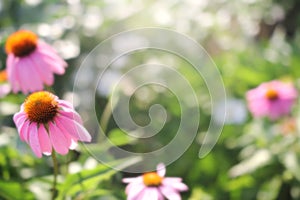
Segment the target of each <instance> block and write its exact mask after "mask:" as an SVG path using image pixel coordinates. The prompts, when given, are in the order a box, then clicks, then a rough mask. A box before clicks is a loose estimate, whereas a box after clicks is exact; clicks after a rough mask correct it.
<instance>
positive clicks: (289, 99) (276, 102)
mask: <svg viewBox="0 0 300 200" xmlns="http://www.w3.org/2000/svg"><path fill="white" fill-rule="evenodd" d="M297 95H298V93H297V91H296V89H295V87H294V86H293V85H292V84H291V83H284V82H280V81H271V82H267V83H262V84H261V85H259V86H258V87H257V88H254V89H252V90H249V91H248V92H247V94H246V98H247V101H248V107H249V110H250V112H251V113H252V114H253V116H254V117H263V116H268V117H269V118H270V119H272V120H274V119H277V118H279V117H281V116H283V115H287V114H289V113H290V112H291V108H292V105H293V103H294V102H295V100H296V98H297Z"/></svg>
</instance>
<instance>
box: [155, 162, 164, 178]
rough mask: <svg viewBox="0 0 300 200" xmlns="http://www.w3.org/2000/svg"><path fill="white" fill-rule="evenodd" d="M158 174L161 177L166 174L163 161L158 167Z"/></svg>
mask: <svg viewBox="0 0 300 200" xmlns="http://www.w3.org/2000/svg"><path fill="white" fill-rule="evenodd" d="M156 171H157V174H158V175H159V176H161V177H164V176H165V175H166V166H165V165H164V164H163V163H159V164H158V165H157V167H156Z"/></svg>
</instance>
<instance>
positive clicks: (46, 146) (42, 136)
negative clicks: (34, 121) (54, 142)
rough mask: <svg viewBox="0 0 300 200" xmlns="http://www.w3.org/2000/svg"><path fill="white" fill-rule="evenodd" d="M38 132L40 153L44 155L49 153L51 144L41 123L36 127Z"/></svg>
mask: <svg viewBox="0 0 300 200" xmlns="http://www.w3.org/2000/svg"><path fill="white" fill-rule="evenodd" d="M38 133H39V141H40V145H41V150H42V153H43V154H45V155H51V153H52V146H51V142H50V138H49V135H48V133H47V131H46V129H45V127H44V126H43V125H40V127H39V129H38Z"/></svg>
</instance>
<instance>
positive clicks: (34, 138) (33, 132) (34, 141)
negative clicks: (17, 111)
mask: <svg viewBox="0 0 300 200" xmlns="http://www.w3.org/2000/svg"><path fill="white" fill-rule="evenodd" d="M28 131H29V145H30V147H31V149H32V151H33V152H34V153H35V155H36V156H37V157H39V158H41V157H42V151H41V146H40V142H39V136H38V127H37V124H36V123H35V122H32V123H31V124H30V127H29V128H28Z"/></svg>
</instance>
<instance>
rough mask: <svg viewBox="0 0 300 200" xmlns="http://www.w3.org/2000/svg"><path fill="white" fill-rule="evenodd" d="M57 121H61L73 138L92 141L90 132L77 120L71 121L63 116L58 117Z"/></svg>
mask: <svg viewBox="0 0 300 200" xmlns="http://www.w3.org/2000/svg"><path fill="white" fill-rule="evenodd" d="M57 120H59V122H61V123H62V124H63V125H64V127H65V129H66V130H68V132H69V133H70V134H71V135H72V137H74V138H76V139H78V140H80V141H84V142H90V141H91V139H92V137H91V135H90V134H89V133H88V131H87V130H86V129H85V128H84V127H83V126H82V125H81V124H79V123H77V122H76V121H75V120H71V119H69V118H67V117H65V116H62V115H61V116H57Z"/></svg>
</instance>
